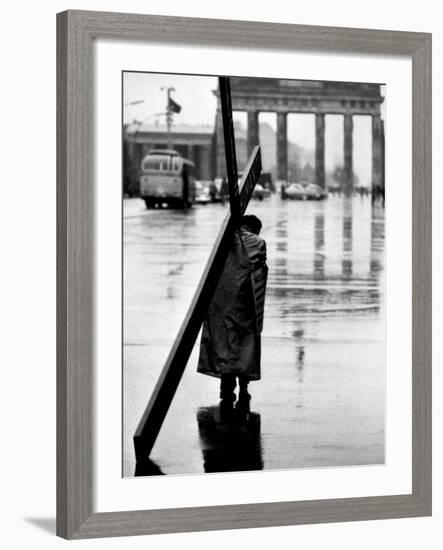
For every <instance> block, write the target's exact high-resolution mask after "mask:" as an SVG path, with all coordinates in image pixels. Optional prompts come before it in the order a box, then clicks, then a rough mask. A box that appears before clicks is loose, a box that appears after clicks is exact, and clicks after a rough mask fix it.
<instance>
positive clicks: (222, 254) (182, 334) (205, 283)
mask: <svg viewBox="0 0 443 550" xmlns="http://www.w3.org/2000/svg"><path fill="white" fill-rule="evenodd" d="M219 88H220V102H221V108H222V118H223V132H224V142H225V155H226V173H227V178H228V187H229V204H230V212H229V213H228V214H227V215H226V217H225V219H224V220H223V224H222V226H221V228H220V231H219V233H218V236H217V239H216V241H215V244H214V247H213V249H212V252H211V255H210V257H209V260H208V262H207V264H206V267H205V270H204V272H203V275H202V277H201V280H200V282H199V285H198V287H197V290H196V292H195V295H194V298H193V300H192V302H191V305H190V307H189V310H188V312H187V314H186V317H185V319H184V321H183V324H182V326H181V328H180V330H179V332H178V335H177V337H176V339H175V342H174V345H173V346H172V349H171V351H170V353H169V356H168V358H167V360H166V364H165V366H164V367H163V370H162V372H161V374H160V378H159V379H158V381H157V384H156V386H155V388H154V391H153V393H152V396H151V399H150V400H149V403H148V405H147V407H146V409H145V412H144V413H143V416H142V417H141V419H140V422H139V424H138V427H137V429H136V431H135V434H134V448H135V457H136V461H137V463H140V462H142V461H144V460H146V459H147V458H148V457H149V454H150V452H151V450H152V447H153V446H154V443H155V440H156V439H157V436H158V433H159V432H160V429H161V426H162V424H163V421H164V419H165V417H166V414H167V412H168V409H169V406H170V405H171V402H172V399H173V397H174V395H175V392H176V390H177V387H178V385H179V383H180V380H181V377H182V375H183V372H184V370H185V367H186V364H187V362H188V359H189V356H190V355H191V352H192V349H193V347H194V344H195V341H196V339H197V336H198V333H199V331H200V328H201V326H202V324H203V320H204V318H205V316H206V314H207V311H208V308H209V304H210V303H211V300H212V297H213V296H214V293H215V290H216V288H217V283H218V281H219V278H220V275H221V273H222V271H223V268H224V265H225V262H226V259H227V257H228V254H229V250H230V248H231V246H232V243H233V238H234V233H235V230H236V229H237V228H238V224H239V221H240V217H241V216H242V215H243V214H244V212H245V210H246V208H247V206H248V202H249V199H250V198H251V196H252V192H253V190H254V187H255V184H256V183H257V181H258V178H259V176H260V172H261V156H260V147H259V146H256V147H255V148H254V150H253V152H252V155H251V158H250V159H249V162H248V164H247V167H246V169H245V171H244V173H243V177H242V179H241V182H240V189H239V185H238V173H237V158H236V153H235V140H234V123H233V119H232V105H231V91H230V85H229V78H225V77H223V78H219Z"/></svg>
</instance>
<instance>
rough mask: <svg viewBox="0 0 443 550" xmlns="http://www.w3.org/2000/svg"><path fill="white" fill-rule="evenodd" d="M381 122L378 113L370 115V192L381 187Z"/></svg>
mask: <svg viewBox="0 0 443 550" xmlns="http://www.w3.org/2000/svg"><path fill="white" fill-rule="evenodd" d="M382 124H383V122H382V120H381V117H380V115H379V114H376V115H373V116H372V193H374V190H375V189H378V191H380V190H381V189H382V188H383V151H382V149H383V143H382V142H383V136H382ZM373 196H374V195H373Z"/></svg>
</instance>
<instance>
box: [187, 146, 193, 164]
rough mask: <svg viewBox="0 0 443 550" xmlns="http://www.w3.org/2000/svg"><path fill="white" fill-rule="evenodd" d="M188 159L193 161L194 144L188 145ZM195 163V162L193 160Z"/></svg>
mask: <svg viewBox="0 0 443 550" xmlns="http://www.w3.org/2000/svg"><path fill="white" fill-rule="evenodd" d="M187 158H188V160H190V161H191V162H194V146H193V145H188V157H187ZM194 164H195V162H194Z"/></svg>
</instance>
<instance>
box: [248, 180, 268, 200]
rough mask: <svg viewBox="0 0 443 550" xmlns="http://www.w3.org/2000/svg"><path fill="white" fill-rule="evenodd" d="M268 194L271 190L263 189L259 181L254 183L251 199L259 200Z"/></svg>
mask: <svg viewBox="0 0 443 550" xmlns="http://www.w3.org/2000/svg"><path fill="white" fill-rule="evenodd" d="M270 196H271V191H270V190H269V189H265V188H264V187H263V185H261V184H260V183H256V184H255V187H254V191H253V192H252V198H253V199H258V200H259V201H262V200H263V199H265V198H267V197H270Z"/></svg>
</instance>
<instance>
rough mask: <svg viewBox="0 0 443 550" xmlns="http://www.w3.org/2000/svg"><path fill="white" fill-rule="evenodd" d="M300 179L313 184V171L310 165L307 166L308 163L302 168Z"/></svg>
mask: <svg viewBox="0 0 443 550" xmlns="http://www.w3.org/2000/svg"><path fill="white" fill-rule="evenodd" d="M301 177H302V180H303V181H308V182H309V183H315V170H314V167H313V166H312V164H309V162H307V163H306V164H305V165H304V166H303V170H302V172H301Z"/></svg>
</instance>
